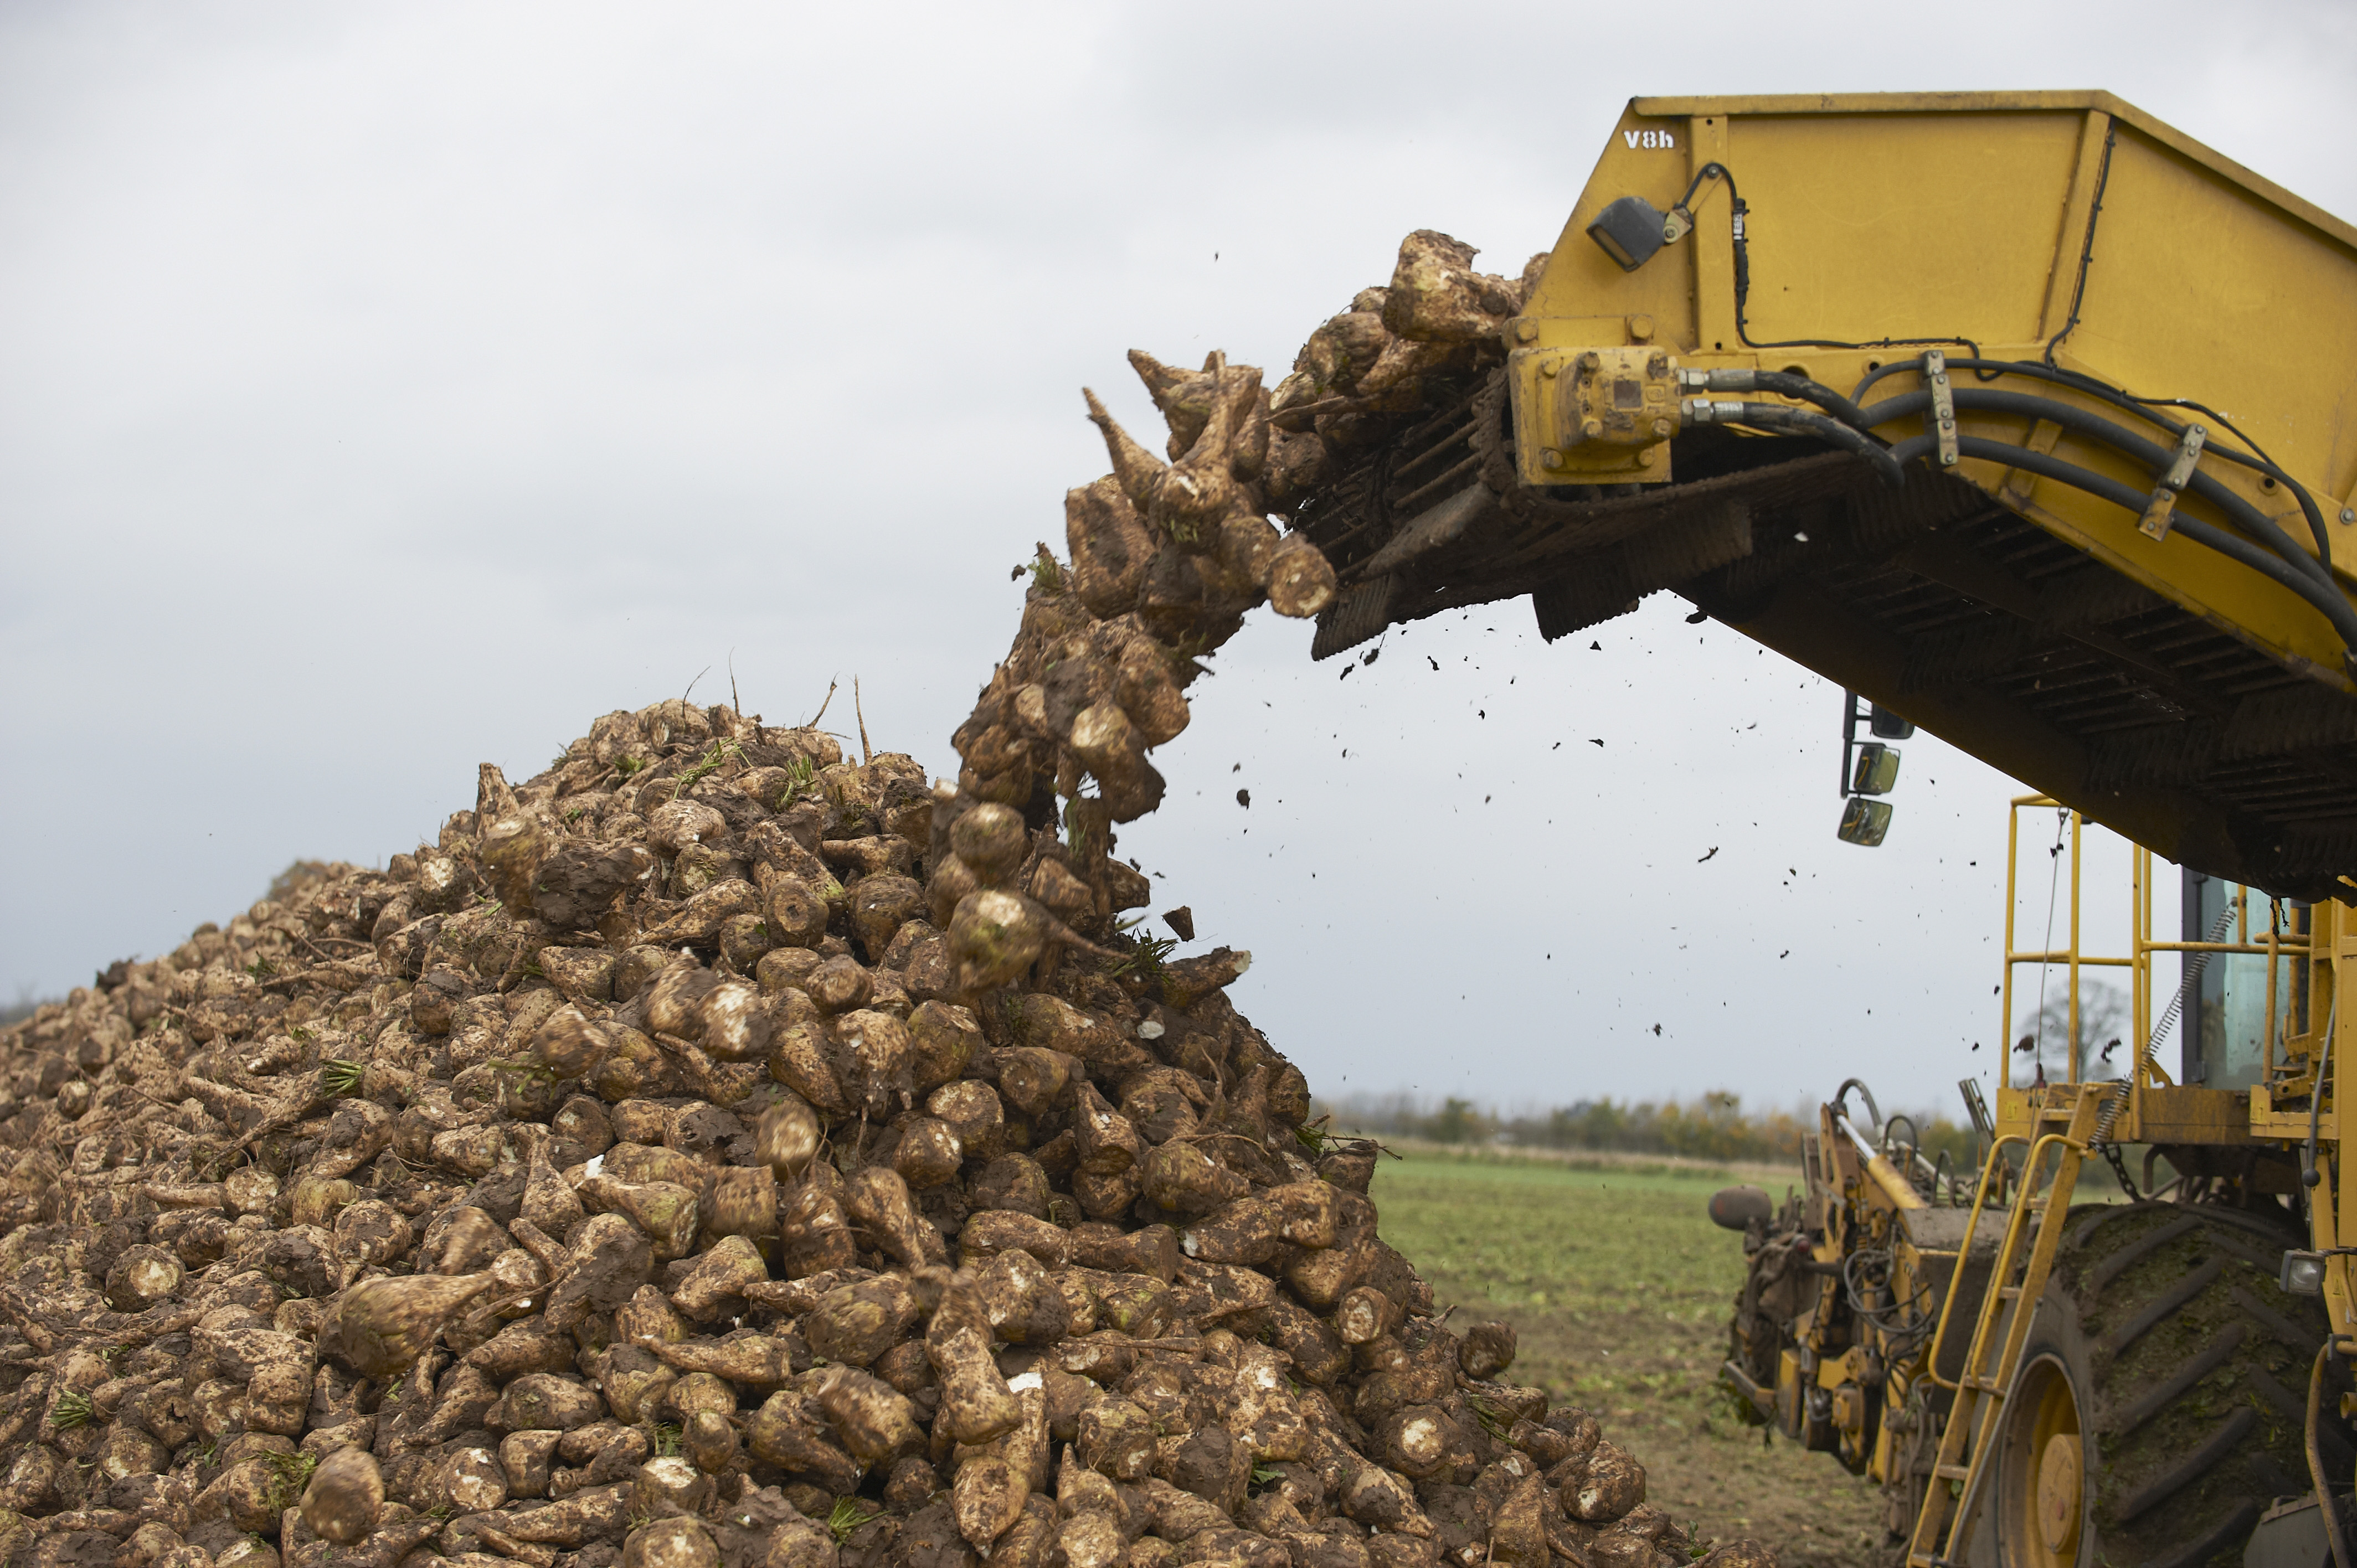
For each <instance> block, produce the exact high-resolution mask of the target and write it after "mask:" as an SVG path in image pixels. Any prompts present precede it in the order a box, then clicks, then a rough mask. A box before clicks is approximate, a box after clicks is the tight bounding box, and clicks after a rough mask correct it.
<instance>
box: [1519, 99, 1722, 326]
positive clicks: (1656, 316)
mask: <svg viewBox="0 0 2357 1568" xmlns="http://www.w3.org/2000/svg"><path fill="white" fill-rule="evenodd" d="M1649 136H1650V137H1652V138H1653V139H1654V141H1653V143H1652V144H1648V143H1647V142H1646V140H1645V138H1647V137H1649ZM1663 138H1666V139H1667V140H1668V143H1669V145H1666V146H1664V145H1658V144H1659V143H1660V142H1661V140H1662V139H1663ZM1687 143H1688V135H1687V131H1686V123H1685V118H1684V116H1683V115H1681V116H1677V117H1675V118H1669V119H1664V118H1661V117H1658V116H1654V115H1646V114H1640V113H1637V112H1636V111H1635V110H1634V109H1633V108H1631V110H1629V111H1628V112H1626V113H1623V114H1622V115H1621V116H1620V124H1618V125H1616V126H1615V127H1614V128H1613V133H1612V134H1611V136H1610V137H1609V138H1608V139H1607V140H1606V142H1605V145H1604V154H1603V156H1601V157H1599V158H1598V159H1597V160H1596V169H1595V172H1594V173H1592V174H1590V175H1589V176H1588V177H1587V188H1586V189H1584V190H1583V191H1581V192H1580V195H1579V200H1578V202H1577V205H1575V206H1574V207H1573V208H1572V209H1571V219H1570V220H1569V221H1568V222H1566V224H1565V225H1564V228H1563V234H1562V236H1561V237H1560V238H1558V239H1557V240H1556V241H1555V252H1554V253H1553V254H1552V255H1550V256H1549V257H1548V258H1547V264H1546V270H1545V272H1544V274H1542V275H1541V276H1540V278H1539V285H1538V287H1537V289H1536V290H1534V292H1533V294H1532V295H1531V299H1530V302H1529V303H1528V305H1526V306H1524V309H1523V314H1524V315H1525V316H1526V317H1531V318H1533V319H1534V322H1535V323H1536V325H1537V326H1538V328H1539V329H1540V332H1541V334H1542V335H1541V336H1539V337H1538V338H1537V339H1536V340H1537V341H1538V342H1540V343H1542V344H1544V345H1548V346H1550V347H1553V346H1563V347H1579V348H1587V347H1593V346H1594V345H1595V343H1596V339H1595V338H1593V337H1585V338H1584V340H1583V338H1582V336H1581V335H1580V334H1572V335H1568V336H1561V337H1559V336H1556V335H1555V330H1554V327H1555V319H1556V318H1561V317H1629V316H1632V315H1641V316H1649V317H1652V319H1653V323H1654V337H1655V338H1656V340H1657V341H1660V342H1663V343H1665V344H1669V345H1672V346H1674V347H1678V348H1691V347H1693V345H1694V341H1695V290H1694V273H1693V269H1692V267H1691V266H1688V265H1686V264H1684V258H1683V257H1679V258H1676V259H1675V260H1674V261H1673V260H1672V258H1671V257H1670V256H1668V255H1663V256H1656V257H1654V258H1653V260H1652V263H1650V264H1648V265H1646V266H1641V267H1639V268H1638V269H1637V270H1636V271H1635V272H1633V273H1624V272H1622V271H1621V270H1620V268H1619V267H1618V266H1616V265H1615V264H1614V263H1613V262H1612V259H1611V258H1610V257H1609V256H1607V255H1606V254H1605V253H1604V252H1602V251H1600V250H1598V248H1597V247H1596V245H1595V243H1594V242H1591V241H1590V240H1589V239H1588V237H1587V226H1588V224H1590V223H1592V222H1594V221H1595V220H1596V215H1597V214H1598V213H1599V212H1601V211H1603V210H1604V208H1605V206H1606V205H1607V204H1608V203H1609V202H1611V201H1613V200H1615V199H1618V198H1620V197H1623V196H1641V197H1644V198H1645V199H1648V200H1649V201H1651V202H1652V204H1653V205H1654V206H1656V207H1658V208H1661V209H1664V210H1667V209H1668V208H1669V207H1670V205H1671V204H1672V203H1673V202H1674V201H1676V200H1677V199H1678V198H1679V197H1680V196H1682V195H1683V194H1684V192H1685V188H1686V184H1687V182H1688V181H1689V180H1691V179H1692V178H1693V177H1694V171H1693V169H1692V167H1691V166H1690V165H1689V162H1688V160H1689V158H1690V156H1692V149H1691V148H1690V147H1689V146H1688V145H1687ZM1718 199H1719V200H1720V201H1721V202H1724V201H1725V200H1726V199H1727V195H1726V192H1724V191H1721V192H1720V193H1719V196H1718ZM1719 214H1720V217H1721V218H1722V219H1723V218H1724V217H1725V215H1726V209H1725V208H1724V207H1722V208H1720V209H1719ZM1684 243H1685V244H1691V243H1692V241H1691V240H1688V241H1686V242H1684ZM1729 309H1730V310H1731V309H1732V306H1729ZM1730 319H1732V317H1730ZM1606 341H1607V342H1608V343H1609V341H1610V339H1609V338H1608V339H1606Z"/></svg>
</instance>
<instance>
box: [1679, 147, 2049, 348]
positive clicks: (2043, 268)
mask: <svg viewBox="0 0 2357 1568" xmlns="http://www.w3.org/2000/svg"><path fill="white" fill-rule="evenodd" d="M2080 124H2081V116H2079V115H2077V114H2072V113H2026V114H2024V113H2015V114H1986V113H1985V114H1885V115H1871V116H1867V117H1864V118H1860V117H1857V116H1844V117H1841V118H1833V117H1828V116H1824V115H1806V116H1802V115H1791V116H1785V115H1774V116H1760V117H1738V118H1737V119H1736V120H1735V121H1734V122H1733V124H1732V125H1731V127H1730V129H1729V132H1728V136H1727V167H1728V168H1729V169H1730V170H1732V171H1733V173H1734V175H1735V178H1736V182H1737V184H1738V187H1739V188H1740V189H1741V191H1742V194H1743V199H1745V201H1747V202H1749V204H1750V207H1751V209H1752V211H1751V218H1750V223H1749V231H1750V250H1751V299H1750V336H1751V339H1752V341H1753V342H1755V343H1761V344H1767V343H1774V342H1780V341H1786V340H1790V339H1794V338H1820V339H1827V338H1829V339H1833V340H1835V341H1838V342H1847V343H1865V342H1871V341H1874V340H1876V339H1878V338H1961V337H1969V338H1974V339H1975V340H1976V341H1980V342H2023V341H2028V340H2029V339H2031V338H2035V337H2037V335H2038V328H2039V325H2040V318H2041V317H2042V316H2043V313H2044V308H2045V303H2046V276H2047V272H2048V269H2049V268H2050V266H2051V265H2052V263H2053V261H2054V255H2055V250H2056V240H2057V237H2058V236H2059V235H2060V234H2061V226H2062V209H2063V204H2064V201H2065V199H2066V198H2067V197H2068V195H2069V192H2070V187H2071V174H2072V168H2073V166H2075V165H2076V163H2077V160H2078V147H2079V129H2080ZM1721 199H1722V200H1723V199H1724V198H1721ZM1698 216H1699V215H1698ZM1709 221H1710V223H1711V224H1712V225H1713V226H1714V227H1716V226H1718V225H1720V224H1721V222H1722V215H1721V214H1719V213H1717V212H1713V213H1711V214H1710V217H1709ZM1721 346H1722V345H1719V344H1717V343H1714V344H1713V347H1715V348H1716V347H1721ZM1723 347H1725V348H1726V349H1735V348H1737V347H1738V345H1737V344H1735V343H1733V342H1727V343H1726V344H1724V345H1723Z"/></svg>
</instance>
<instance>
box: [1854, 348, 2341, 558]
mask: <svg viewBox="0 0 2357 1568" xmlns="http://www.w3.org/2000/svg"><path fill="white" fill-rule="evenodd" d="M1953 396H1954V398H1955V401H1956V406H1957V407H1958V408H1960V409H1980V410H1983V411H1985V412H1986V413H2013V414H2019V415H2020V416H2022V417H2023V418H2025V419H2043V420H2046V421H2048V422H2050V423H2051V424H2059V425H2061V426H2062V427H2063V428H2064V429H2066V430H2076V431H2078V432H2079V433H2080V434H2082V435H2092V436H2093V437H2094V438H2095V439H2096V440H2098V441H2101V442H2103V443H2104V444H2105V445H2106V446H2111V447H2113V448H2115V449H2116V450H2118V451H2121V452H2124V453H2126V455H2127V456H2131V457H2134V458H2135V459H2136V461H2138V462H2140V463H2142V464H2144V465H2145V467H2148V468H2150V469H2151V470H2152V471H2153V472H2154V473H2155V474H2161V473H2166V472H2167V471H2168V469H2169V465H2170V463H2172V462H2174V461H2175V460H2176V456H2177V454H2176V453H2174V452H2172V451H2171V450H2169V448H2168V447H2166V446H2161V445H2160V444H2159V443H2158V442H2157V441H2150V440H2147V439H2146V438H2145V437H2144V436H2141V435H2137V434H2136V432H2135V431H2133V430H2126V429H2123V428H2122V427H2121V426H2119V425H2116V424H2113V423H2112V422H2111V421H2110V420H2108V419H2105V418H2104V417H2103V416H2102V415H2101V414H2097V413H2089V412H2088V411H2087V410H2085V409H2083V408H2080V407H2078V406H2076V405H2075V404H2072V403H2060V402H2057V401H2056V400H2055V399H2053V398H2050V397H2037V396H2034V395H2032V394H2030V393H2029V392H1991V391H1986V390H1984V389H1982V388H1979V387H1959V388H1957V389H1956V391H1955V392H1954V393H1953ZM1931 403H1932V394H1931V393H1930V392H1902V393H1900V395H1899V396H1897V397H1894V398H1888V399H1885V400H1884V401H1883V402H1881V403H1876V404H1875V405H1874V406H1873V407H1872V408H1870V409H1868V410H1867V417H1868V418H1869V419H1871V420H1872V421H1873V422H1874V423H1875V424H1886V423H1888V422H1889V421H1890V420H1894V419H1899V418H1902V417H1904V416H1905V415H1907V414H1910V413H1921V412H1922V411H1923V410H1924V409H1926V408H1929V407H1930V406H1931ZM2185 488H2186V489H2187V491H2188V492H2190V493H2191V494H2193V495H2197V496H2200V497H2201V499H2204V500H2206V501H2208V502H2210V504H2211V505H2212V506H2214V507H2216V508H2217V509H2218V510H2221V511H2222V512H2224V513H2225V514H2226V516H2227V517H2228V519H2229V520H2231V521H2233V524H2234V525H2235V526H2236V527H2238V528H2240V529H2241V530H2242V531H2243V532H2245V533H2247V534H2249V535H2250V536H2251V537H2252V538H2254V539H2256V540H2258V541H2259V542H2262V543H2264V544H2266V546H2267V547H2268V548H2269V549H2270V550H2272V551H2274V552H2275V553H2276V554H2277V555H2279V556H2281V557H2282V558H2283V560H2284V561H2285V563H2286V564H2288V565H2290V566H2291V567H2292V568H2293V569H2294V570H2296V571H2299V572H2303V573H2305V574H2306V575H2309V576H2310V577H2312V578H2314V579H2315V580H2316V581H2317V582H2318V583H2319V584H2321V585H2324V586H2325V587H2326V588H2328V589H2331V590H2332V591H2334V592H2336V593H2337V592H2338V589H2337V588H2335V587H2334V585H2333V582H2332V569H2331V568H2330V566H2328V565H2326V564H2324V563H2323V562H2321V561H2319V560H2318V559H2317V558H2316V557H2315V556H2313V555H2310V554H2309V553H2308V552H2307V551H2305V550H2302V549H2301V548H2300V547H2299V546H2298V545H2297V544H2294V543H2293V542H2292V541H2291V535H2289V534H2287V533H2286V532H2284V531H2283V530H2282V529H2280V528H2277V527H2276V524H2275V520H2274V519H2272V518H2270V517H2268V516H2267V515H2266V513H2265V512H2263V511H2261V510H2259V509H2258V508H2256V507H2255V506H2253V505H2252V504H2251V503H2250V502H2248V501H2246V500H2244V499H2243V498H2242V497H2240V496H2238V495H2236V494H2235V493H2234V492H2233V491H2232V490H2230V489H2227V488H2226V487H2225V485H2224V484H2222V483H2221V482H2220V481H2219V480H2218V478H2216V477H2214V476H2212V475H2210V474H2205V473H2203V472H2201V469H2199V468H2196V469H2195V470H2194V471H2193V474H2192V477H2191V478H2190V479H2189V480H2188V481H2187V483H2186V486H2185ZM2137 510H2139V511H2141V510H2143V506H2142V503H2139V504H2138V507H2137Z"/></svg>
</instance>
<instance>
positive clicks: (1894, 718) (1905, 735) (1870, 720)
mask: <svg viewBox="0 0 2357 1568" xmlns="http://www.w3.org/2000/svg"><path fill="white" fill-rule="evenodd" d="M1866 722H1867V728H1868V729H1870V730H1872V731H1873V732H1874V737H1875V738H1876V739H1877V740H1912V739H1913V738H1914V736H1915V721H1914V720H1913V719H1902V718H1900V716H1899V715H1898V714H1894V713H1892V712H1891V711H1890V710H1889V708H1886V707H1884V706H1883V705H1882V704H1881V703H1872V704H1870V705H1869V706H1868V709H1867V721H1866Z"/></svg>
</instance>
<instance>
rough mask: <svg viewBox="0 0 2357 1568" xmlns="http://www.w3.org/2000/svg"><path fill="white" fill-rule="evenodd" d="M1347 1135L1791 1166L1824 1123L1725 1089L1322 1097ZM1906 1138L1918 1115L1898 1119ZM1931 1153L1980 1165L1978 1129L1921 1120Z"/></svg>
mask: <svg viewBox="0 0 2357 1568" xmlns="http://www.w3.org/2000/svg"><path fill="white" fill-rule="evenodd" d="M1316 1109H1317V1111H1318V1112H1321V1113H1328V1114H1330V1115H1331V1116H1332V1118H1333V1120H1332V1121H1331V1122H1330V1123H1329V1125H1330V1126H1331V1127H1332V1128H1333V1130H1334V1131H1336V1132H1338V1133H1364V1134H1368V1135H1371V1136H1373V1137H1379V1138H1380V1137H1386V1136H1388V1137H1394V1138H1423V1139H1427V1140H1429V1141H1431V1142H1433V1143H1437V1144H1494V1145H1503V1146H1507V1147H1514V1148H1526V1149H1586V1150H1596V1151H1599V1152H1605V1151H1609V1152H1614V1153H1623V1154H1644V1155H1676V1156H1679V1157H1682V1158H1686V1159H1698V1160H1756V1161H1765V1162H1769V1163H1781V1162H1784V1161H1788V1160H1797V1159H1799V1158H1800V1155H1801V1139H1802V1136H1803V1134H1804V1133H1812V1132H1814V1131H1815V1130H1816V1125H1817V1112H1816V1107H1815V1106H1814V1105H1807V1106H1803V1107H1801V1108H1799V1109H1797V1110H1766V1111H1748V1110H1746V1109H1745V1108H1744V1104H1743V1097H1742V1096H1741V1095H1738V1094H1730V1093H1727V1092H1726V1091H1724V1090H1718V1091H1713V1092H1711V1093H1707V1094H1698V1095H1695V1096H1694V1097H1693V1098H1692V1099H1688V1100H1674V1099H1664V1100H1632V1101H1619V1100H1613V1099H1611V1098H1609V1097H1606V1098H1603V1099H1597V1100H1579V1101H1573V1102H1572V1103H1571V1104H1569V1105H1559V1106H1554V1107H1550V1108H1548V1109H1544V1110H1522V1111H1515V1112H1501V1111H1499V1110H1496V1109H1495V1108H1492V1107H1485V1106H1480V1105H1477V1104H1475V1103H1474V1102H1473V1101H1469V1100H1462V1099H1458V1098H1457V1097H1456V1096H1453V1095H1452V1096H1449V1097H1448V1098H1447V1099H1444V1100H1442V1101H1439V1102H1438V1103H1437V1104H1435V1103H1433V1101H1430V1100H1428V1099H1426V1098H1424V1097H1421V1096H1417V1095H1414V1094H1408V1093H1395V1094H1383V1095H1349V1096H1345V1097H1343V1098H1340V1099H1338V1100H1333V1101H1322V1100H1321V1101H1318V1104H1317V1107H1316ZM1893 1120H1894V1122H1898V1126H1897V1128H1896V1129H1895V1131H1896V1133H1897V1136H1898V1137H1899V1138H1900V1141H1901V1142H1902V1143H1903V1142H1904V1141H1905V1140H1906V1137H1907V1126H1908V1122H1907V1121H1905V1120H1901V1119H1900V1118H1897V1117H1894V1118H1893ZM1913 1125H1914V1128H1915V1133H1916V1138H1917V1142H1918V1144H1919V1145H1920V1146H1921V1149H1922V1151H1923V1154H1924V1156H1925V1157H1926V1158H1928V1159H1932V1160H1937V1159H1938V1158H1939V1156H1940V1155H1941V1154H1942V1153H1943V1152H1944V1153H1945V1154H1946V1155H1948V1160H1949V1164H1950V1165H1951V1167H1952V1168H1963V1169H1966V1170H1969V1169H1972V1168H1973V1162H1974V1137H1973V1132H1972V1129H1971V1128H1970V1127H1965V1126H1959V1125H1958V1124H1956V1123H1955V1122H1951V1121H1949V1120H1948V1119H1947V1118H1945V1117H1921V1118H1915V1119H1913Z"/></svg>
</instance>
